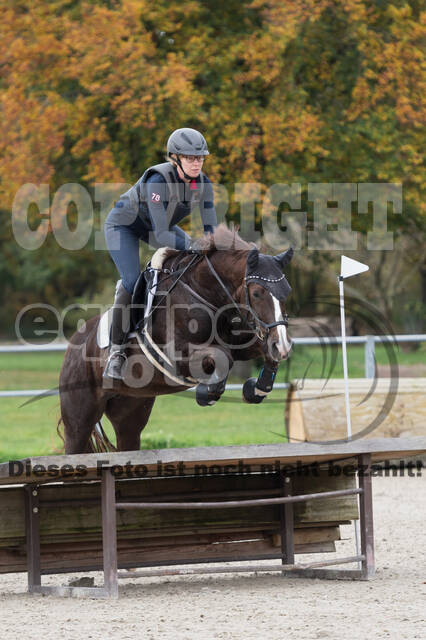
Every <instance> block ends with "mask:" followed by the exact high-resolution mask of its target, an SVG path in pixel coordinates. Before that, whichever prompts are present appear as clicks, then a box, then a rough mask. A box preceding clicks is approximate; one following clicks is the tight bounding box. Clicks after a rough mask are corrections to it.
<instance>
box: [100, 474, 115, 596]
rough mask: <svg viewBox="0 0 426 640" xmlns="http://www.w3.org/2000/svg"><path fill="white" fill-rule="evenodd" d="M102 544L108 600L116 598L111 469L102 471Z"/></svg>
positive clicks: (113, 482)
mask: <svg viewBox="0 0 426 640" xmlns="http://www.w3.org/2000/svg"><path fill="white" fill-rule="evenodd" d="M102 542H103V556H104V589H105V591H106V594H107V596H108V597H109V598H118V577H117V510H116V506H115V478H114V476H113V475H112V473H111V469H104V470H103V471H102Z"/></svg>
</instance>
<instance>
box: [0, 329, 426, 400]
mask: <svg viewBox="0 0 426 640" xmlns="http://www.w3.org/2000/svg"><path fill="white" fill-rule="evenodd" d="M341 342H342V338H341V337H340V336H335V337H321V338H314V337H311V338H293V344H294V345H298V344H300V345H316V346H319V345H331V344H341ZM346 342H347V343H348V344H364V345H365V350H364V367H365V377H366V378H374V375H375V370H376V356H375V346H376V343H391V344H392V343H398V344H399V343H404V342H426V334H425V333H421V334H406V335H405V334H402V335H384V336H371V335H367V336H347V338H346ZM67 346H68V344H67V343H66V342H55V343H53V344H40V345H27V344H26V345H0V353H40V352H48V351H65V349H66V348H67ZM288 386H289V385H288V384H287V383H277V384H275V385H274V389H287V388H288ZM238 389H242V385H241V384H228V385H226V390H227V391H232V390H238ZM190 391H191V389H190ZM58 393H59V392H58V390H57V389H26V390H10V391H0V398H16V397H28V396H37V395H42V394H44V395H46V396H53V395H58Z"/></svg>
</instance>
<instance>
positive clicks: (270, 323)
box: [244, 248, 293, 362]
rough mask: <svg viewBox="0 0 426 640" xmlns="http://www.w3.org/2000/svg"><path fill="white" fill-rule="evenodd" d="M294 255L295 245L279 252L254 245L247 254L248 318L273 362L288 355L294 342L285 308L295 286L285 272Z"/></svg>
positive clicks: (246, 288)
mask: <svg viewBox="0 0 426 640" xmlns="http://www.w3.org/2000/svg"><path fill="white" fill-rule="evenodd" d="M292 257H293V249H291V248H290V249H288V250H287V251H284V252H283V253H280V254H278V255H276V256H267V255H263V254H261V253H259V251H258V250H257V249H252V250H251V251H250V252H249V254H248V257H247V264H246V272H245V278H244V289H245V304H246V309H247V311H248V318H249V322H250V324H251V325H252V326H253V328H254V329H255V330H256V333H257V336H258V338H259V339H260V340H261V343H262V351H263V353H264V356H265V357H266V358H267V359H268V360H272V361H273V362H279V361H280V360H285V359H286V358H288V356H289V353H290V350H291V345H292V343H291V340H290V339H289V337H288V334H287V326H288V321H287V314H286V309H285V301H286V299H287V297H288V296H289V294H290V292H291V287H290V285H289V283H288V282H287V280H286V277H285V275H284V274H283V272H282V271H283V268H284V267H285V266H286V265H287V264H288V263H289V262H290V261H291V259H292Z"/></svg>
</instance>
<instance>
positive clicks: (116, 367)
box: [103, 280, 132, 380]
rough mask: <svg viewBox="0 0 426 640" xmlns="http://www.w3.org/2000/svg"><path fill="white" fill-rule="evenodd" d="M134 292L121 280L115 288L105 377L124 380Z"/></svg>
mask: <svg viewBox="0 0 426 640" xmlns="http://www.w3.org/2000/svg"><path fill="white" fill-rule="evenodd" d="M131 300H132V294H131V293H129V292H128V291H127V289H125V288H124V287H123V285H122V283H121V280H119V281H118V283H117V288H116V290H115V299H114V307H113V310H112V322H111V341H110V347H109V354H108V360H107V362H106V365H105V369H104V373H103V377H104V378H113V379H115V380H122V379H123V374H122V369H123V365H124V363H125V361H126V359H127V356H126V352H125V343H126V340H127V334H128V332H129V329H130V302H131Z"/></svg>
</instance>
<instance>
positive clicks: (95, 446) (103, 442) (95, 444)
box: [56, 416, 117, 453]
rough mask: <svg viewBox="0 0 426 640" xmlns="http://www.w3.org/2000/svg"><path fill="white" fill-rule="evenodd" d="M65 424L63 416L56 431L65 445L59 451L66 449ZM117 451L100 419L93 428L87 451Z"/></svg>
mask: <svg viewBox="0 0 426 640" xmlns="http://www.w3.org/2000/svg"><path fill="white" fill-rule="evenodd" d="M63 424H64V423H63V420H62V416H61V417H60V418H59V420H58V424H57V425H56V433H57V434H58V436H59V437H60V439H61V440H62V442H63V443H64V446H63V447H62V451H60V452H58V453H63V451H64V449H65V438H64V436H63V433H62V429H61V427H62V425H63ZM115 451H117V448H116V447H114V445H113V444H112V442H111V441H110V440H109V438H108V436H107V434H106V433H105V431H104V429H103V427H102V423H101V421H100V420H99V422H97V423H96V425H95V426H94V428H93V431H92V434H91V436H90V439H89V442H88V444H87V452H88V453H108V452H110V453H113V452H115Z"/></svg>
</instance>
